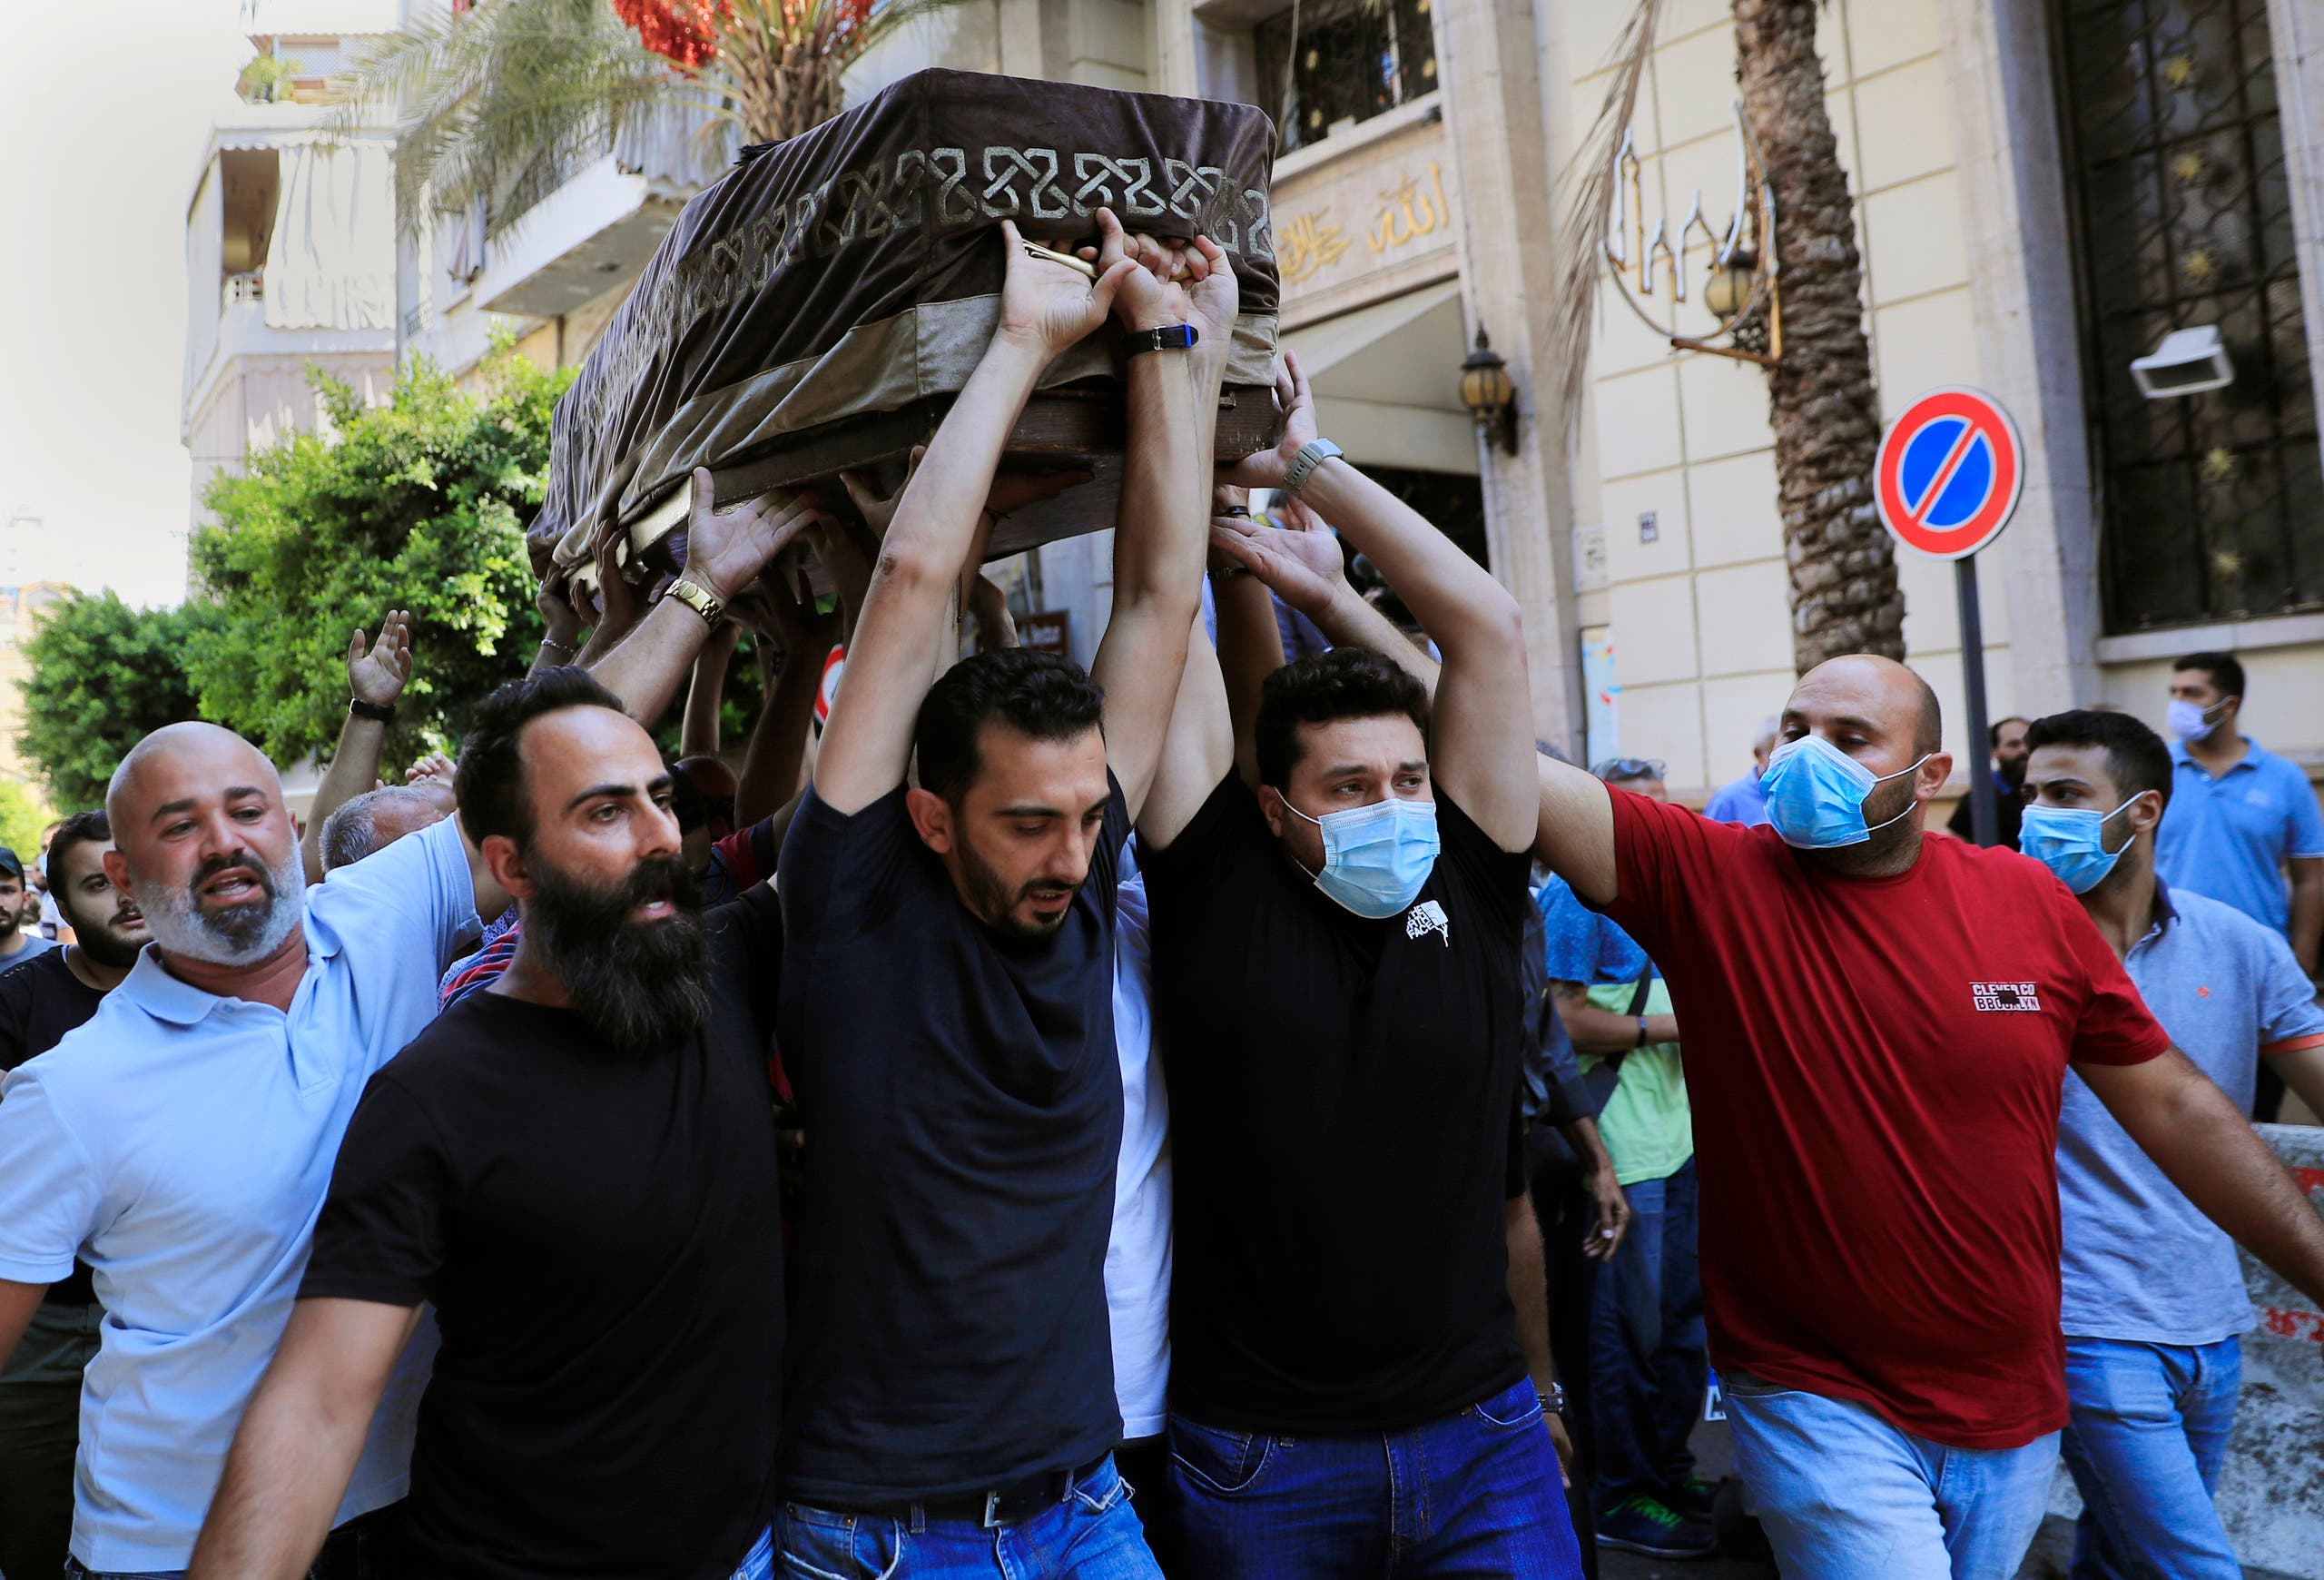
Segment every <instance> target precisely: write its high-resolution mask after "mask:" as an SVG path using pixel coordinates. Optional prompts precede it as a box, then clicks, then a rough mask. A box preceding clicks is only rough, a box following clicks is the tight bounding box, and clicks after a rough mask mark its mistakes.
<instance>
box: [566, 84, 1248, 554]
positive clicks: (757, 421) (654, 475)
mask: <svg viewBox="0 0 2324 1580" xmlns="http://www.w3.org/2000/svg"><path fill="white" fill-rule="evenodd" d="M1274 142H1275V134H1274V128H1273V126H1272V125H1271V124H1270V123H1269V122H1268V120H1267V118H1266V116H1265V114H1263V113H1261V112H1260V111H1258V110H1256V109H1255V108H1252V107H1251V106H1249V105H1246V104H1222V103H1218V102H1215V101H1211V100H1203V99H1178V98H1172V97H1168V96H1167V95H1164V94H1128V93H1119V92H1115V91H1111V90H1108V89H1102V88H1088V87H1081V86H1078V85H1075V84H1068V83H1051V82H1033V81H1027V80H1025V79H1022V78H1017V77H1004V76H996V75H990V74H983V73H975V72H955V71H923V72H920V73H917V74H914V75H912V76H910V77H906V78H905V79H903V80H902V81H901V82H899V83H896V84H893V85H892V86H891V87H889V88H888V89H886V90H885V91H884V92H882V93H881V94H879V95H878V96H876V97H874V98H872V99H871V100H869V101H867V102H866V103H864V104H860V105H858V106H856V107H855V108H854V109H852V110H850V111H848V112H846V113H845V114H842V115H839V116H837V117H835V118H833V119H832V120H831V121H828V122H826V123H823V124H822V125H821V126H819V127H817V128H815V129H814V130H813V131H812V132H810V133H806V134H805V135H803V136H800V137H795V138H793V139H792V140H791V141H789V142H787V143H773V144H765V145H762V146H759V147H754V148H748V149H745V150H743V154H742V157H741V158H740V159H739V160H738V161H737V162H736V163H735V164H734V167H733V168H732V169H730V170H729V171H728V172H727V173H726V174H725V175H724V177H722V178H721V179H720V180H719V181H718V182H717V183H716V184H714V185H713V186H711V187H710V188H708V189H707V190H705V191H704V192H703V193H700V194H699V195H697V196H696V197H695V198H694V200H693V201H692V202H689V203H687V205H686V207H685V211H684V213H683V214H681V215H680V216H679V218H678V222H677V223H676V225H675V227H674V228H673V229H672V230H671V232H670V233H669V234H668V235H667V236H666V237H665V238H664V239H663V242H662V244H661V246H660V248H659V249H658V250H657V251H656V252H655V254H654V256H653V258H652V259H651V260H649V261H648V262H647V263H646V266H645V273H644V274H643V275H642V276H641V277H640V279H639V281H638V284H637V289H636V290H635V292H633V293H632V295H631V296H630V298H629V300H628V301H626V302H625V303H624V304H623V306H622V307H621V309H620V310H619V311H617V312H615V315H614V318H613V321H612V322H611V323H610V324H609V325H608V326H607V328H606V335H605V338H604V340H603V341H600V342H599V343H598V345H597V347H596V350H595V351H592V352H591V353H590V355H589V359H588V360H587V362H586V364H584V366H583V368H582V370H581V372H580V375H579V377H578V378H577V379H576V380H575V382H574V385H573V388H572V389H571V390H568V391H567V392H566V395H565V397H564V399H563V400H560V401H559V402H558V403H557V408H556V420H555V426H554V430H553V437H552V446H551V451H550V462H549V479H548V490H547V499H546V501H545V502H544V503H543V506H542V508H541V511H540V514H539V515H538V516H537V518H535V519H534V521H533V524H532V527H531V528H530V529H529V531H528V532H527V540H528V543H529V545H530V547H531V549H532V557H533V559H534V561H535V565H536V568H537V569H541V570H546V569H547V563H548V561H549V559H550V558H552V556H553V557H554V558H555V559H556V562H557V563H559V564H562V565H566V566H568V567H570V566H575V565H578V564H580V563H582V562H583V561H585V560H586V558H588V557H589V553H590V548H591V544H592V540H593V539H594V538H596V535H597V533H598V531H599V529H600V528H601V527H603V526H605V525H606V524H609V523H611V522H614V521H620V522H623V523H625V524H629V525H632V526H633V528H635V524H636V523H638V522H639V520H640V518H644V517H645V516H646V515H647V514H648V513H649V512H654V511H655V507H656V506H659V505H664V504H665V501H667V500H669V499H671V497H672V496H673V494H674V492H675V490H676V489H677V488H678V487H679V485H681V484H683V483H684V480H685V479H686V477H687V476H688V474H689V473H690V472H691V471H692V470H693V469H694V468H695V467H697V466H704V467H710V468H712V469H727V468H732V467H734V466H735V465H736V463H738V462H747V461H756V460H759V459H762V458H766V457H770V456H774V457H779V456H780V452H781V451H782V450H783V448H784V447H785V446H787V445H798V444H802V443H803V442H805V441H807V440H810V439H815V438H817V437H819V436H820V437H822V438H826V439H827V438H828V437H829V436H830V435H831V433H832V431H833V430H834V428H839V429H842V430H843V429H844V428H845V426H846V425H847V424H849V423H851V422H856V423H861V422H862V420H863V419H865V418H866V417H868V416H870V415H872V414H877V413H882V412H894V411H898V410H902V409H904V408H906V407H910V406H912V405H914V404H915V403H918V402H925V401H927V400H929V398H931V397H941V396H949V395H951V394H954V393H957V392H958V390H960V387H961V386H962V385H963V384H964V383H966V382H967V380H968V376H969V374H970V370H973V369H974V367H975V366H976V363H977V360H978V358H979V357H980V356H981V355H982V354H983V352H984V349H985V345H986V343H987V342H988V341H990V338H991V334H992V329H993V325H994V322H995V321H996V318H997V314H998V309H999V302H1000V284H1001V275H1002V271H1003V268H1004V266H1005V263H1004V259H1003V255H1002V248H1001V245H1000V240H999V222H1000V220H1001V219H1002V218H1004V217H1006V218H1009V219H1013V220H1014V221H1015V222H1017V224H1018V226H1019V229H1020V230H1021V231H1022V232H1025V234H1026V235H1027V236H1028V237H1029V238H1036V239H1041V240H1047V241H1053V242H1062V241H1067V240H1079V239H1088V238H1094V235H1095V232H1096V225H1095V222H1094V221H1092V220H1091V219H1090V217H1089V216H1090V215H1091V213H1092V212H1094V211H1095V210H1096V209H1098V207H1100V206H1106V207H1110V208H1111V209H1112V210H1113V211H1114V212H1115V213H1117V214H1118V215H1119V216H1120V217H1121V218H1122V220H1123V222H1124V223H1126V224H1127V225H1128V226H1129V227H1130V228H1131V229H1133V230H1144V231H1147V232H1153V233H1155V234H1159V235H1168V236H1179V237H1183V236H1188V235H1191V234H1193V233H1194V232H1196V231H1200V232H1204V233H1206V234H1207V235H1209V236H1210V237H1211V238H1212V239H1213V240H1215V241H1216V242H1218V243H1219V244H1220V245H1221V246H1222V247H1224V248H1225V249H1226V252H1227V255H1228V256H1229V257H1230V258H1231V259H1232V260H1233V262H1234V265H1235V269H1236V273H1237V274H1238V276H1239V277H1240V281H1241V285H1242V318H1241V320H1240V321H1239V323H1238V326H1237V329H1236V337H1235V347H1234V355H1233V360H1232V362H1231V364H1230V367H1229V370H1228V373H1227V385H1228V388H1229V390H1230V391H1232V390H1236V388H1238V387H1239V388H1242V389H1246V390H1247V389H1259V390H1264V389H1265V388H1268V387H1271V385H1272V383H1273V372H1272V367H1273V361H1274V356H1275V309H1276V291H1277V282H1276V276H1275V253H1274V249H1273V236H1272V232H1271V229H1270V226H1269V223H1268V211H1267V179H1268V173H1269V171H1270V169H1271V168H1272V165H1273V161H1274V153H1275V148H1274ZM1119 376H1120V361H1119V351H1118V346H1117V345H1116V337H1114V336H1113V334H1112V333H1111V331H1109V330H1108V331H1099V332H1098V333H1096V334H1093V335H1091V336H1090V337H1089V338H1088V340H1087V341H1083V342H1082V343H1081V344H1080V345H1078V346H1077V347H1075V348H1074V349H1073V350H1072V351H1069V352H1068V353H1067V354H1066V355H1065V356H1064V357H1061V358H1059V360H1058V361H1057V362H1056V363H1054V364H1052V365H1051V367H1050V368H1049V370H1048V372H1047V373H1045V374H1044V375H1043V377H1042V380H1041V383H1042V388H1043V389H1045V390H1048V389H1054V388H1057V387H1059V386H1064V385H1073V386H1075V387H1076V388H1077V389H1089V388H1093V387H1094V388H1098V389H1100V390H1102V389H1105V388H1107V387H1108V386H1114V387H1117V388H1118V379H1119ZM1246 448H1248V447H1247V446H1246ZM824 449H826V450H827V449H829V446H828V445H826V446H824ZM851 464H852V463H851ZM780 469H781V468H780V467H779V466H778V467H776V468H775V470H780ZM753 470H754V471H757V472H759V473H760V474H761V475H764V474H765V472H766V471H767V470H768V469H766V468H764V467H754V468H753ZM761 486H762V487H763V486H764V485H763V484H762V485H761ZM738 491H749V490H748V489H738ZM725 493H726V486H725V480H724V479H722V480H721V488H720V494H721V496H722V502H723V499H724V495H725ZM658 514H659V515H661V516H666V515H667V514H668V511H667V510H666V509H665V510H663V511H661V512H658Z"/></svg>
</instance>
